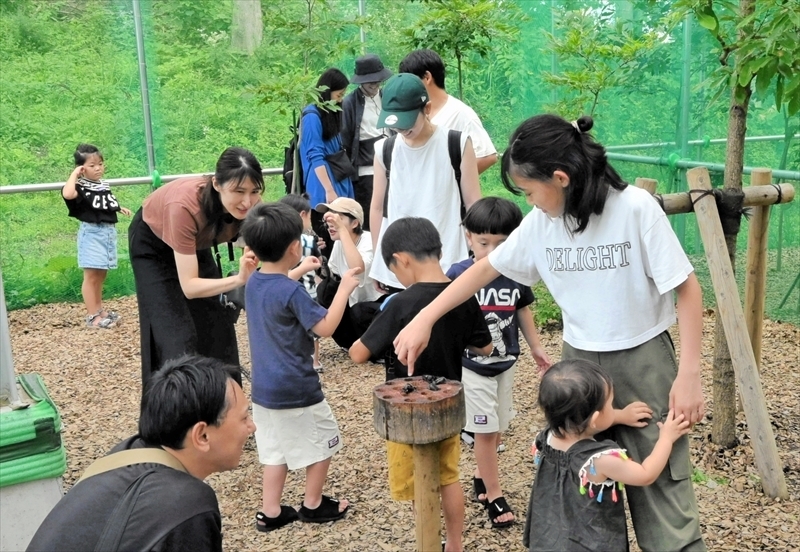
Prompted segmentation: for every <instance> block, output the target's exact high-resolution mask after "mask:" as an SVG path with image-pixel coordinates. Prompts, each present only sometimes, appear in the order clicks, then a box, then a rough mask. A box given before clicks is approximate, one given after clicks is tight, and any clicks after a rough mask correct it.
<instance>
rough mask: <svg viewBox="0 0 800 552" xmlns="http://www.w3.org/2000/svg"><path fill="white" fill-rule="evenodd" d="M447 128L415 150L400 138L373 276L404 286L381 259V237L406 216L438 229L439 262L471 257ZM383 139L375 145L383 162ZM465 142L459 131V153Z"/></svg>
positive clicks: (444, 266)
mask: <svg viewBox="0 0 800 552" xmlns="http://www.w3.org/2000/svg"><path fill="white" fill-rule="evenodd" d="M447 131H448V129H447V128H445V127H441V126H440V127H436V130H435V131H434V132H433V134H432V135H431V137H430V139H429V140H428V141H427V142H426V143H425V144H424V145H422V146H419V147H415V148H412V147H410V146H408V145H407V144H406V143H405V141H404V140H403V137H402V136H398V137H397V139H396V140H395V143H394V151H393V152H392V170H391V176H390V178H391V183H390V184H389V208H388V209H387V211H388V212H387V213H384V214H383V216H384V220H383V223H382V224H381V233H380V236H379V237H378V248H377V249H376V250H375V262H373V263H372V271H371V273H370V276H372V278H374V279H375V280H378V281H379V282H383V283H384V284H387V285H390V286H393V287H397V288H403V285H402V284H401V283H400V282H398V281H397V278H395V276H394V274H393V273H392V272H391V271H390V270H389V268H388V267H387V266H386V263H384V262H383V257H382V256H381V245H380V244H381V240H382V239H383V234H384V232H386V228H387V227H388V226H389V224H391V223H392V222H393V221H395V220H397V219H399V218H403V217H424V218H426V219H428V220H430V221H431V222H432V223H433V225H434V226H435V227H436V229H437V230H438V231H439V236H440V237H441V239H442V259H441V261H440V263H439V264H441V265H442V270H443V271H446V270H447V269H448V268H450V266H452V265H453V264H455V263H457V262H459V261H463V260H464V259H466V258H467V256H468V255H469V250H468V249H467V240H466V238H465V237H464V232H463V230H462V229H461V190H460V189H459V188H458V183H457V182H456V177H455V174H454V173H453V166H452V165H451V164H450V153H449V151H448V149H447V133H448V132H447ZM383 143H384V140H380V141H378V142H377V143H376V144H375V159H377V160H378V163H379V164H380V166H381V167H384V169H383V170H385V165H384V163H383ZM466 144H467V135H466V133H462V134H461V153H462V155H463V153H464V148H465V147H466Z"/></svg>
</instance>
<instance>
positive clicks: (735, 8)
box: [678, 0, 800, 447]
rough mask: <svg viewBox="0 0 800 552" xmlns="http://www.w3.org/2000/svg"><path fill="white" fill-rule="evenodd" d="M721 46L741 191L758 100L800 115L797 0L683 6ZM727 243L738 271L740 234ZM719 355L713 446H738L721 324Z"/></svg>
mask: <svg viewBox="0 0 800 552" xmlns="http://www.w3.org/2000/svg"><path fill="white" fill-rule="evenodd" d="M678 5H679V7H680V9H681V10H682V11H683V12H684V13H686V12H693V13H694V15H695V16H696V17H697V20H698V21H699V23H700V25H701V26H703V27H704V28H705V29H707V30H708V31H709V32H710V33H711V35H712V36H713V37H714V38H715V40H716V41H717V43H718V45H719V51H718V54H719V67H718V68H717V70H716V71H715V73H714V74H713V75H712V77H711V79H710V83H711V84H712V85H713V86H714V87H715V88H716V89H717V93H716V95H715V96H714V98H713V99H716V98H718V97H719V96H720V95H722V94H724V93H725V92H726V91H728V93H729V94H730V104H729V105H730V111H729V117H728V141H727V147H726V152H725V181H724V187H725V188H726V189H729V190H741V188H742V168H743V166H744V153H745V141H744V138H745V135H746V133H747V113H748V109H749V107H750V103H751V99H752V98H753V94H755V95H756V97H767V96H772V97H773V98H774V101H775V106H776V108H777V109H778V110H781V108H783V107H785V109H786V111H787V115H788V116H789V117H791V116H792V115H794V114H795V113H797V112H798V111H800V41H798V39H797V37H798V36H800V2H798V0H758V1H756V0H740V1H739V3H738V5H737V4H735V3H734V2H730V1H725V0H681V1H680V2H679V3H678ZM725 240H726V243H727V247H728V255H729V256H730V259H731V265H732V266H734V267H735V266H736V234H735V233H733V234H726V235H725ZM714 341H715V352H714V369H713V377H714V420H713V426H712V431H711V438H712V440H713V441H714V442H715V443H716V444H718V445H720V446H725V447H732V446H734V445H735V444H736V434H735V429H736V425H735V424H736V406H735V405H736V385H735V379H734V371H733V364H732V362H731V355H730V351H729V349H728V344H727V342H726V340H725V334H724V330H723V328H722V323H721V321H720V320H719V318H717V323H716V328H715V340H714Z"/></svg>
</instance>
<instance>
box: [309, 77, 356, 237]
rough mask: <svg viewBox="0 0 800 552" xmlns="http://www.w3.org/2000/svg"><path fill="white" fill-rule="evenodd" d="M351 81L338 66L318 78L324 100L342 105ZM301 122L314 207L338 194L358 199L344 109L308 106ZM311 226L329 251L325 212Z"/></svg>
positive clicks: (312, 219)
mask: <svg viewBox="0 0 800 552" xmlns="http://www.w3.org/2000/svg"><path fill="white" fill-rule="evenodd" d="M348 84H350V81H348V80H347V77H346V76H345V75H344V73H342V72H341V71H339V70H338V69H336V68H333V67H331V68H330V69H328V70H326V71H325V72H324V73H322V75H321V76H320V78H319V80H318V81H317V88H320V87H325V89H324V90H323V91H322V92H320V102H330V101H333V102H335V103H336V105H338V106H341V105H342V100H343V99H344V93H345V90H346V89H347V85H348ZM300 121H301V123H300V162H301V165H302V168H303V179H304V183H305V191H306V193H307V194H308V196H309V200H310V203H311V207H312V208H314V207H316V206H317V205H319V204H320V203H330V202H332V201H333V200H334V199H336V198H337V197H349V198H355V193H354V191H353V182H352V180H351V177H352V176H354V175H355V169H354V167H353V164H352V163H351V162H350V159H349V158H348V157H347V154H346V153H345V151H344V149H343V148H342V140H341V138H340V136H339V133H340V132H341V130H342V110H341V109H339V110H336V111H334V110H332V109H327V108H325V107H324V106H322V105H313V104H312V105H307V106H306V107H305V108H303V115H302V118H301V119H300ZM311 228H312V229H313V230H314V232H315V233H316V234H317V235H318V236H320V237H321V238H322V239H323V240H324V241H325V244H326V246H327V247H326V251H327V252H330V250H331V248H332V247H333V242H332V241H331V239H330V236H329V235H328V232H327V226H326V225H325V222H324V221H323V220H322V215H321V214H320V213H318V212H317V211H314V210H312V211H311Z"/></svg>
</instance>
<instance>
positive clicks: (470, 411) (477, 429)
mask: <svg viewBox="0 0 800 552" xmlns="http://www.w3.org/2000/svg"><path fill="white" fill-rule="evenodd" d="M516 369H517V367H516V365H515V366H512V367H511V368H509V369H508V370H506V371H505V372H503V373H502V374H498V375H496V376H494V377H487V376H480V375H478V374H476V373H475V372H473V371H472V370H470V369H468V368H464V369H463V370H462V372H461V383H462V384H463V385H464V398H465V402H466V405H467V425H465V426H464V429H465V430H467V431H471V432H473V433H497V432H500V431H506V430H507V429H508V424H509V423H510V422H511V420H512V419H513V418H514V416H516V415H517V413H516V411H515V410H514V401H513V397H512V392H513V387H514V372H515V371H516Z"/></svg>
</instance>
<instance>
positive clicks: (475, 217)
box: [463, 197, 522, 236]
mask: <svg viewBox="0 0 800 552" xmlns="http://www.w3.org/2000/svg"><path fill="white" fill-rule="evenodd" d="M521 222H522V210H521V209H520V208H519V206H518V205H517V204H516V203H514V202H513V201H509V200H507V199H503V198H500V197H484V198H481V199H479V200H478V201H476V202H475V203H473V204H472V207H470V208H469V211H467V215H466V216H465V217H464V222H463V224H464V228H466V230H467V231H468V232H471V233H473V234H499V235H502V236H508V235H509V234H510V233H511V232H513V231H514V230H515V229H516V228H517V226H519V225H520V223H521Z"/></svg>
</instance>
